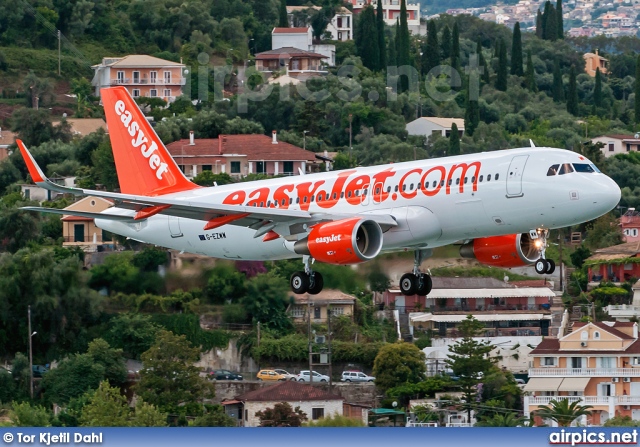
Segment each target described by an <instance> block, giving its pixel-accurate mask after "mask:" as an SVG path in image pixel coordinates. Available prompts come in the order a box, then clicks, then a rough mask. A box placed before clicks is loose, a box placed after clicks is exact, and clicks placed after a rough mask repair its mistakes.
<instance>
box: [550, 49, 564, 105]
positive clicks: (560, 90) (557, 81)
mask: <svg viewBox="0 0 640 447" xmlns="http://www.w3.org/2000/svg"><path fill="white" fill-rule="evenodd" d="M552 97H553V100H554V101H555V102H561V101H563V100H564V85H563V84H562V72H561V71H560V60H558V59H556V60H555V61H554V63H553V91H552Z"/></svg>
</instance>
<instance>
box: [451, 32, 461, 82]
mask: <svg viewBox="0 0 640 447" xmlns="http://www.w3.org/2000/svg"><path fill="white" fill-rule="evenodd" d="M451 66H452V67H453V68H455V69H456V70H457V69H458V68H459V66H460V30H459V29H458V22H455V23H454V24H453V33H451Z"/></svg>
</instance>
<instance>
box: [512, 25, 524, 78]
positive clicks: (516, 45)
mask: <svg viewBox="0 0 640 447" xmlns="http://www.w3.org/2000/svg"><path fill="white" fill-rule="evenodd" d="M511 74H512V75H516V76H522V75H524V71H523V70H522V36H521V35H520V22H516V25H515V27H514V28H513V40H512V42H511Z"/></svg>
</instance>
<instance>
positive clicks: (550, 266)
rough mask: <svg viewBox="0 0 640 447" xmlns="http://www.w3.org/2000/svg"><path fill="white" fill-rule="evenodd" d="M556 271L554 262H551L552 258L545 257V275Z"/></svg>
mask: <svg viewBox="0 0 640 447" xmlns="http://www.w3.org/2000/svg"><path fill="white" fill-rule="evenodd" d="M555 271H556V263H555V262H553V259H547V271H546V272H545V273H546V274H547V275H551V274H552V273H553V272H555Z"/></svg>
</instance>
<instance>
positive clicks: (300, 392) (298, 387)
mask: <svg viewBox="0 0 640 447" xmlns="http://www.w3.org/2000/svg"><path fill="white" fill-rule="evenodd" d="M236 399H237V400H240V401H242V402H300V401H314V400H344V398H343V397H342V396H339V395H337V394H331V393H328V392H326V391H324V390H323V389H322V388H319V387H317V386H313V385H306V384H304V383H300V382H294V381H290V380H289V381H286V382H279V383H277V384H276V385H271V386H267V387H264V388H260V389H257V390H254V391H249V392H248V393H245V394H241V395H240V396H236Z"/></svg>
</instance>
